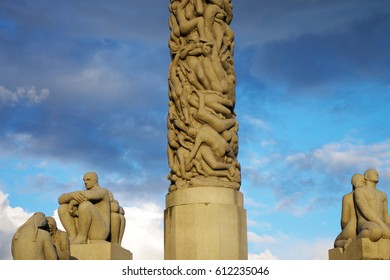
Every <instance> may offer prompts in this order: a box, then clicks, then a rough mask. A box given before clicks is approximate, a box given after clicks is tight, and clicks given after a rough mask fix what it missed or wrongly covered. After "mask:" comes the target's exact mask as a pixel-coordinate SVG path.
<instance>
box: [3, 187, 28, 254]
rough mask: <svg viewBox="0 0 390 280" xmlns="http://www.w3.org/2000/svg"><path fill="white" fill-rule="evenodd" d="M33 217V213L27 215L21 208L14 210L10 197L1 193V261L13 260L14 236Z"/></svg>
mask: <svg viewBox="0 0 390 280" xmlns="http://www.w3.org/2000/svg"><path fill="white" fill-rule="evenodd" d="M31 215H32V213H27V212H25V211H24V210H23V209H22V208H20V207H16V208H12V207H11V206H10V205H9V200H8V195H7V194H5V193H3V192H2V191H0V224H1V227H0V259H12V255H11V240H12V236H13V235H14V234H15V232H16V230H17V229H18V227H19V226H21V225H22V224H23V223H24V222H26V221H27V219H28V218H30V217H31Z"/></svg>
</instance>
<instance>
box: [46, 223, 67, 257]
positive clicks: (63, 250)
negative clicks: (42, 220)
mask: <svg viewBox="0 0 390 280" xmlns="http://www.w3.org/2000/svg"><path fill="white" fill-rule="evenodd" d="M47 222H48V226H49V232H50V235H51V239H52V241H53V245H54V247H55V249H56V253H57V256H58V259H59V260H69V259H70V244H69V236H68V234H67V233H66V232H65V231H62V230H60V229H58V228H57V223H56V220H54V218H53V217H47Z"/></svg>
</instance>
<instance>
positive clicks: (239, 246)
mask: <svg viewBox="0 0 390 280" xmlns="http://www.w3.org/2000/svg"><path fill="white" fill-rule="evenodd" d="M166 207H167V208H166V210H165V213H164V220H165V228H164V231H165V232H164V233H165V244H164V245H165V254H164V258H165V259H166V260H172V259H181V260H224V259H225V260H229V259H232V260H245V259H247V258H248V251H247V232H246V228H247V226H246V211H245V209H244V208H243V195H242V193H241V192H239V191H236V190H232V189H228V188H219V187H196V188H185V189H180V190H176V191H174V192H170V193H168V194H167V197H166Z"/></svg>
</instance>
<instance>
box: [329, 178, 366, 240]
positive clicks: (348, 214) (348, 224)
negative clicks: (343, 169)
mask: <svg viewBox="0 0 390 280" xmlns="http://www.w3.org/2000/svg"><path fill="white" fill-rule="evenodd" d="M351 184H352V192H350V193H348V194H346V195H344V196H343V200H342V207H341V229H342V231H341V233H340V234H339V235H338V236H337V237H336V240H335V242H334V247H335V248H337V247H340V248H343V247H344V246H345V245H346V244H347V243H349V242H350V241H351V240H352V239H353V238H355V237H356V226H357V217H356V210H355V202H354V200H353V195H354V191H355V190H356V189H357V188H360V187H363V186H364V184H365V180H364V176H363V175H361V174H355V175H353V176H352V179H351Z"/></svg>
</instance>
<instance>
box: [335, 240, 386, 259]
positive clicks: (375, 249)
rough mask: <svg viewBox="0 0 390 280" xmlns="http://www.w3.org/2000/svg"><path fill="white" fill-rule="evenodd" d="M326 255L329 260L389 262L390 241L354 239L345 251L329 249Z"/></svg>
mask: <svg viewBox="0 0 390 280" xmlns="http://www.w3.org/2000/svg"><path fill="white" fill-rule="evenodd" d="M328 255H329V260H390V240H389V239H380V240H378V241H377V242H372V241H371V240H369V239H368V238H362V239H355V240H353V241H351V242H350V243H349V244H348V245H347V246H346V247H345V249H343V248H334V249H330V250H329V251H328Z"/></svg>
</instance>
